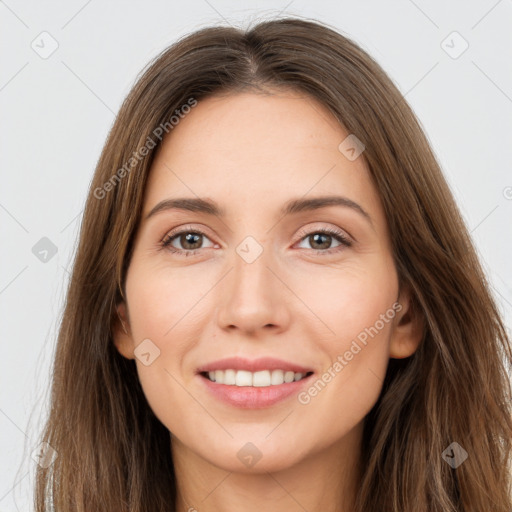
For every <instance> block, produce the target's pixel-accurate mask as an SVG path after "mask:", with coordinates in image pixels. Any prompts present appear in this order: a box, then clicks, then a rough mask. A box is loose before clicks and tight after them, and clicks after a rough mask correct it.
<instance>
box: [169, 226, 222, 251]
mask: <svg viewBox="0 0 512 512" xmlns="http://www.w3.org/2000/svg"><path fill="white" fill-rule="evenodd" d="M205 240H210V239H209V238H208V237H207V236H206V235H205V234H204V233H203V232H201V231H197V230H191V229H184V230H181V231H178V232H175V233H170V234H169V235H167V236H166V237H165V238H164V239H163V240H162V243H161V245H162V247H165V248H166V249H168V250H169V251H171V252H174V253H181V254H184V255H185V256H190V255H193V254H195V253H196V251H198V250H199V249H202V248H203V247H202V245H203V243H204V241H205ZM210 242H211V241H210ZM176 244H179V246H178V247H176ZM212 245H213V244H212ZM210 247H211V246H210Z"/></svg>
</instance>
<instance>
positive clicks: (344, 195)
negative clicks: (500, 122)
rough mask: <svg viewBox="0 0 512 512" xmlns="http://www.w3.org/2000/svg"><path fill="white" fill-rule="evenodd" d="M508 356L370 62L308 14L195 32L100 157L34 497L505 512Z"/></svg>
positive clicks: (429, 168) (61, 504) (416, 128)
mask: <svg viewBox="0 0 512 512" xmlns="http://www.w3.org/2000/svg"><path fill="white" fill-rule="evenodd" d="M317 244H318V245H317ZM511 356H512V353H511V347H510V341H509V339H508V338H507V334H506V332H505V329H504V326H503V322H502V320H501V319H500V316H499V313H498V310H497V308H496V305H495V303H494V301H493V299H492V296H491V294H490V292H489V288H488V285H487V283H486V280H485V276H484V274H483V272H482V269H481V266H480V264H479V262H478V260H477V257H476V253H475V250H474V247H473V245H472V243H471V240H470V237H469V235H468V231H467V229H466V227H465V225H464V223H463V221H462V219H461V216H460V213H459V211H458V209H457V207H456V205H455V202H454V199H453V197H452V195H451V193H450V190H449V188H448V186H447V184H446V181H445V179H444V178H443V176H442V173H441V170H440V168H439V164H438V163H437V162H436V159H435V157H434V155H433V153H432V151H431V149H430V147H429V144H428V142H427V140H426V137H425V135H424V134H423V132H422V129H421V127H420V125H419V123H418V122H417V120H416V118H415V116H414V114H413V112H412V111H411V109H410V107H409V106H408V104H407V103H406V101H405V100H404V98H403V97H402V96H401V95H400V93H399V91H398V90H397V88H396V87H395V86H394V85H393V83H392V82H391V80H390V79H389V78H388V77H387V75H386V74H385V73H384V71H383V70H382V69H381V68H380V67H379V66H378V64H377V63H376V62H375V61H374V60H372V58H371V57H370V56H368V55H367V54H366V53H365V52H364V51H363V50H362V49H360V48H359V47H358V46H357V45H355V44H354V43H353V42H352V41H350V40H349V39H347V38H346V37H344V36H342V35H341V34H339V33H337V32H336V31H335V30H334V29H331V28H329V27H327V26H325V25H322V24H320V23H317V22H314V21H305V20H299V19H290V18H289V19H280V20H276V21H267V22H262V23H260V24H258V25H256V26H254V27H253V28H250V29H248V30H247V31H242V30H237V29H234V28H226V27H212V28H206V29H203V30H200V31H198V32H196V33H194V34H191V35H190V36H188V37H186V38H184V39H182V40H180V41H179V42H178V43H176V44H174V45H173V46H171V47H170V48H168V49H167V50H166V51H164V52H163V53H162V54H161V55H160V56H158V58H156V59H155V60H154V62H152V63H151V65H150V66H149V67H148V68H147V69H146V70H145V72H144V74H143V75H142V76H141V77H140V79H139V80H138V82H137V84H136V85H135V86H134V88H133V90H132V91H131V92H130V94H129V95H128V97H127V98H126V100H125V102H124V104H123V106H122V108H121V110H120V112H119V115H118V117H117V119H116V121H115V123H114V126H113V127H112V130H111V132H110V134H109V137H108V140H107V142H106V145H105V148H104V150H103V152H102V155H101V158H100V160H99V162H98V166H97V169H96V172H95V175H94V178H93V182H92V184H91V188H90V192H89V197H88V200H87V205H86V209H85V213H84V218H83V224H82V227H81V235H80V242H79V247H78V252H77V255H76V261H75V265H74V268H73V273H72V277H71V282H70V287H69V290H68V296H67V303H66V308H65V313H64V317H63V321H62V325H61V330H60V336H59V340H58V346H57V353H56V359H55V372H54V380H53V387H52V404H51V413H50V417H49V419H48V423H47V426H46V429H45V432H44V435H43V437H42V441H44V442H47V443H48V444H49V445H50V446H51V447H52V449H54V450H56V453H57V456H56V458H55V460H54V461H53V463H52V464H51V465H49V466H48V467H47V468H40V469H39V471H38V477H37V478H38V480H37V493H36V502H37V510H38V511H43V510H49V509H50V508H46V507H53V508H51V509H52V510H56V511H61V510H62V511H64V510H66V511H87V512H92V511H99V510H118V511H121V510H123V511H152V512H154V511H157V510H158V511H160V510H161V511H164V510H165V511H169V510H176V511H186V510H189V511H192V510H197V511H199V512H202V511H212V510H223V511H231V510H235V509H236V510H240V509H242V510H246V511H251V510H265V511H272V510H277V509H279V510H287V511H292V510H309V511H317V510H329V511H340V510H343V511H351V512H352V511H354V512H356V511H357V512H363V511H386V512H390V511H393V512H399V511H408V512H410V511H418V512H419V511H429V512H430V511H443V512H445V511H483V510H486V511H490V510H493V511H503V512H505V511H507V512H508V511H510V509H511V506H512V502H511V495H510V483H511V478H510V446H511V434H512V422H511V406H510V391H511V390H510V381H509V379H508V375H507V368H508V367H509V366H510V363H511V360H512V357H511ZM45 503H46V505H45ZM50 504H51V505H50Z"/></svg>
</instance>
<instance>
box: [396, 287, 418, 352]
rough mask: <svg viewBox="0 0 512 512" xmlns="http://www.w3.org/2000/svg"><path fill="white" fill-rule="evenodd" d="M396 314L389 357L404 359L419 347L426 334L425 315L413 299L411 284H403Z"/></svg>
mask: <svg viewBox="0 0 512 512" xmlns="http://www.w3.org/2000/svg"><path fill="white" fill-rule="evenodd" d="M394 308H395V311H396V312H397V313H396V316H395V318H394V320H393V331H392V333H391V341H390V346H389V357H391V358H393V359H403V358H405V357H409V356H411V355H412V354H414V352H416V350H417V349H418V347H419V345H420V343H421V340H422V339H423V334H424V323H423V315H422V314H421V312H420V310H419V308H418V307H417V306H416V302H415V301H414V300H413V296H412V293H411V291H410V287H409V286H403V287H402V290H401V291H400V295H399V297H398V301H397V306H395V307H394Z"/></svg>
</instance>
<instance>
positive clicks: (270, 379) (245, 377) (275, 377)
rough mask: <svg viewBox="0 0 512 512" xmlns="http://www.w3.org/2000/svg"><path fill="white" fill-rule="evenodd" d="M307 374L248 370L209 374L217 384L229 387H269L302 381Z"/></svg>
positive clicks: (218, 371) (220, 371)
mask: <svg viewBox="0 0 512 512" xmlns="http://www.w3.org/2000/svg"><path fill="white" fill-rule="evenodd" d="M304 376H305V374H303V373H294V372H292V371H287V372H285V371H284V370H262V371H259V372H254V373H253V372H248V371H246V370H215V371H212V372H208V378H209V379H210V380H211V381H212V382H216V383H217V384H225V385H228V386H233V385H235V386H240V387H244V386H253V387H268V386H279V385H280V384H284V383H289V382H294V381H297V380H301V379H302V378H303V377H304Z"/></svg>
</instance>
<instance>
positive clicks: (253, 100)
mask: <svg viewBox="0 0 512 512" xmlns="http://www.w3.org/2000/svg"><path fill="white" fill-rule="evenodd" d="M348 135H349V133H348V132H347V131H346V130H345V129H344V128H343V127H342V126H341V125H340V123H339V122H338V121H337V120H336V118H335V117H334V116H333V115H332V114H331V113H330V112H329V111H328V110H327V109H326V108H325V107H324V106H323V105H321V104H320V103H319V102H317V101H316V100H314V99H313V98H311V97H309V96H306V95H304V94H300V93H294V92H277V93H276V94H258V93H239V94H233V95H224V96H215V97H210V98H207V99H205V100H201V101H199V102H198V104H197V106H195V107H194V108H193V109H191V111H190V113H188V114H187V115H184V116H183V117H182V119H181V120H180V121H179V123H178V124H177V125H176V126H175V127H174V128H173V129H172V131H171V132H170V133H169V134H168V135H167V136H166V137H165V138H164V140H163V142H162V145H161V147H160V148H159V151H158V153H157V155H156V157H155V160H154V162H153V165H152V169H151V172H150V177H149V182H148V185H147V189H146V201H145V207H144V213H145V214H147V212H148V211H150V209H151V208H152V207H153V206H154V205H155V204H156V203H157V202H159V201H161V200H163V199H166V198H168V197H178V196H179V197H182V196H198V197H206V196H208V197H211V198H214V199H215V200H216V201H218V202H220V203H222V205H223V206H224V205H225V206H226V209H227V210H228V214H229V213H230V211H229V210H230V208H231V209H232V213H233V214H235V213H236V208H237V205H238V207H240V208H244V209H247V208H251V207H254V208H255V209H258V208H259V209H260V210H261V208H262V207H265V208H273V205H274V203H275V208H279V207H281V206H282V203H284V202H286V201H287V200H288V199H290V198H291V197H302V196H305V195H306V196H315V195H326V194H333V193H339V194H342V195H344V196H347V197H350V198H351V199H353V200H355V201H357V202H358V203H364V204H366V205H367V209H372V208H373V209H374V215H376V216H378V215H381V214H382V211H375V210H376V209H377V210H379V204H378V203H379V199H378V195H377V192H376V190H375V188H374V187H373V184H372V182H371V179H370V175H369V172H368V168H367V165H366V162H365V161H364V158H362V157H360V158H357V159H356V160H353V161H351V160H349V159H347V157H346V156H345V155H344V154H343V153H342V152H341V151H340V150H339V149H338V146H339V145H340V143H341V142H342V141H343V140H344V139H345V138H346V137H347V136H348Z"/></svg>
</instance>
